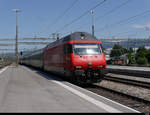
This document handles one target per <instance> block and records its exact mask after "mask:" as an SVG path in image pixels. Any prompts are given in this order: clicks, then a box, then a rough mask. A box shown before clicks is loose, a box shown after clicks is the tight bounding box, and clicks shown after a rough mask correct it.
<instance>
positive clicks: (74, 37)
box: [62, 32, 97, 41]
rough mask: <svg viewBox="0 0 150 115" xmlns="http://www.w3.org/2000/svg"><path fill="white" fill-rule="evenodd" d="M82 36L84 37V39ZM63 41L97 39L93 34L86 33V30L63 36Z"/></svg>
mask: <svg viewBox="0 0 150 115" xmlns="http://www.w3.org/2000/svg"><path fill="white" fill-rule="evenodd" d="M81 37H84V38H83V39H82V38H81ZM62 39H63V41H70V40H81V41H82V40H83V41H86V40H88V41H89V40H97V39H96V37H95V36H92V35H91V34H89V33H86V32H74V33H72V34H70V35H68V36H66V37H64V38H62Z"/></svg>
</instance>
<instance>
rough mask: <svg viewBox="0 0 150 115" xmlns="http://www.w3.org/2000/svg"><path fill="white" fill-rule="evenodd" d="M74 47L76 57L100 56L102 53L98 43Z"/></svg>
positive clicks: (75, 45) (80, 44)
mask: <svg viewBox="0 0 150 115" xmlns="http://www.w3.org/2000/svg"><path fill="white" fill-rule="evenodd" d="M73 47H74V50H73V51H74V54H75V55H100V54H101V53H102V49H101V46H100V45H99V44H98V43H75V44H74V45H73Z"/></svg>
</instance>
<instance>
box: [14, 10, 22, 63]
mask: <svg viewBox="0 0 150 115" xmlns="http://www.w3.org/2000/svg"><path fill="white" fill-rule="evenodd" d="M13 11H14V12H16V48H15V52H16V66H18V63H19V56H18V13H19V12H21V10H19V9H13Z"/></svg>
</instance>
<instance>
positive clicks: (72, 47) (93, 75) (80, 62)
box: [42, 32, 106, 83]
mask: <svg viewBox="0 0 150 115" xmlns="http://www.w3.org/2000/svg"><path fill="white" fill-rule="evenodd" d="M42 60H43V66H42V68H43V69H44V70H46V71H50V72H52V73H56V74H61V75H63V76H64V77H65V78H67V79H68V80H71V81H73V82H76V83H95V82H100V81H101V80H102V79H103V71H104V70H105V69H106V60H105V56H104V53H103V51H102V47H101V42H100V41H99V40H97V39H96V37H94V36H92V35H90V34H88V33H85V32H75V33H72V34H70V35H68V36H66V37H64V38H62V39H59V40H57V41H55V42H53V43H50V44H49V45H48V46H47V47H46V48H45V49H44V53H43V58H42Z"/></svg>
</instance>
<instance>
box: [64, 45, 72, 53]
mask: <svg viewBox="0 0 150 115" xmlns="http://www.w3.org/2000/svg"><path fill="white" fill-rule="evenodd" d="M64 53H65V54H70V53H72V45H71V44H65V45H64Z"/></svg>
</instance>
